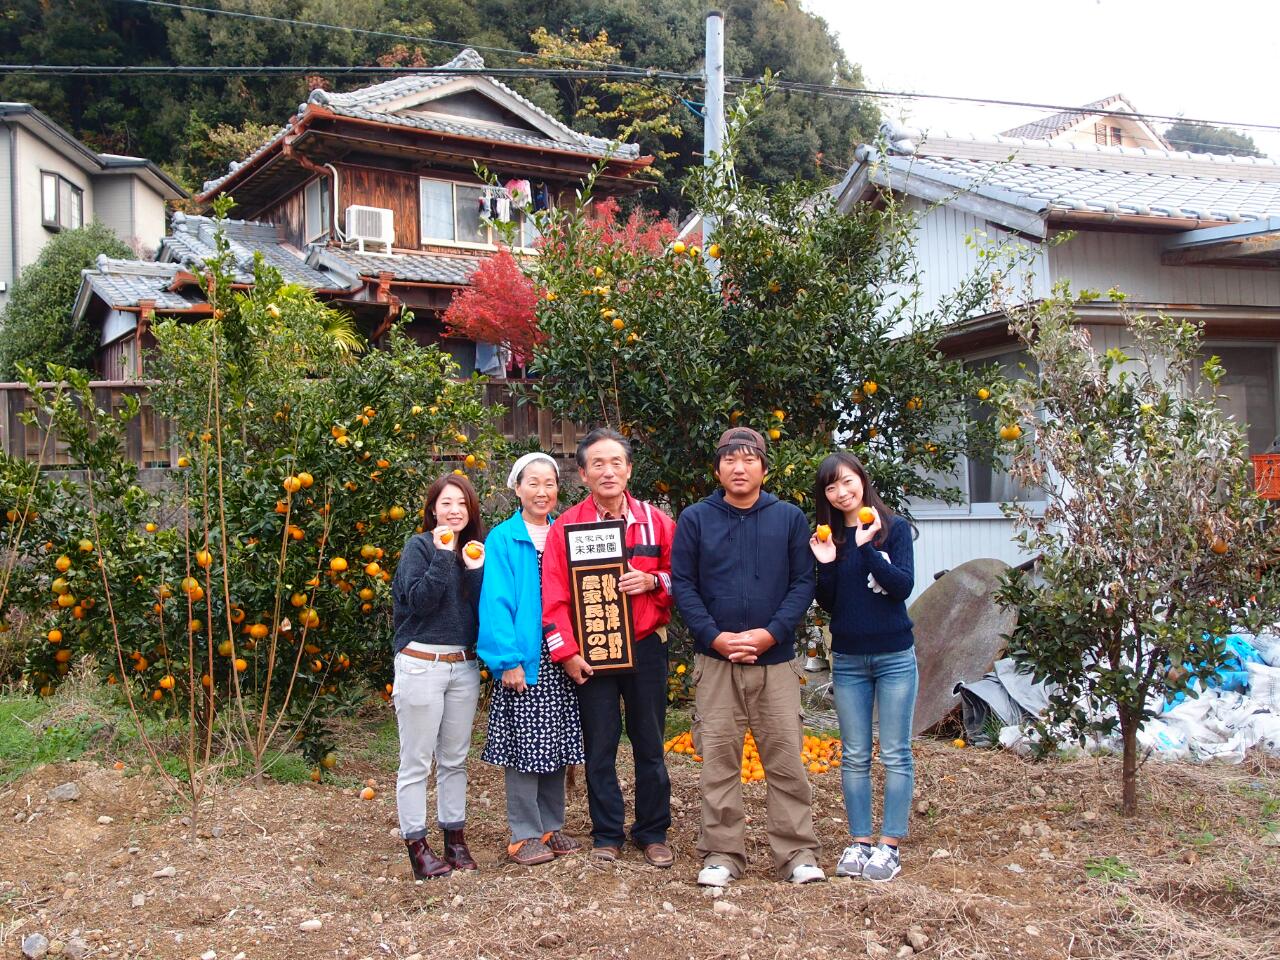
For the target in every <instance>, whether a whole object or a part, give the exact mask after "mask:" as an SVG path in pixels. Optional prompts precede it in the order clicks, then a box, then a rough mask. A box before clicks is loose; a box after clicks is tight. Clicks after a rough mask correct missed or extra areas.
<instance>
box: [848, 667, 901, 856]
mask: <svg viewBox="0 0 1280 960" xmlns="http://www.w3.org/2000/svg"><path fill="white" fill-rule="evenodd" d="M831 678H832V682H833V690H834V693H835V701H836V713H837V714H838V715H839V717H840V739H841V741H842V745H843V750H842V754H841V755H842V759H841V762H840V786H841V789H842V790H843V791H844V809H845V814H846V816H848V818H849V835H850V836H851V837H869V836H871V710H872V707H873V706H875V707H877V708H878V710H879V714H880V762H881V763H882V764H884V823H883V825H882V829H881V831H880V832H881V834H882V835H884V836H888V837H905V836H906V835H907V818H908V816H909V815H910V813H911V793H912V789H913V788H914V786H915V764H914V762H913V760H912V758H911V716H912V714H914V713H915V709H916V685H917V684H918V682H919V675H918V674H917V672H916V651H915V647H912V648H910V649H908V650H902V651H900V652H898V653H871V654H853V653H834V652H833V653H832V655H831Z"/></svg>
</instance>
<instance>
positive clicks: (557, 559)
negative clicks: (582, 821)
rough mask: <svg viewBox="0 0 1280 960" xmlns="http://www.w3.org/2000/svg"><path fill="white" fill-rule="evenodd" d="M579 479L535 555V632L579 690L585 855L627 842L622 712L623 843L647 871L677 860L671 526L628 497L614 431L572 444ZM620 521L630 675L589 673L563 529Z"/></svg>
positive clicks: (612, 851) (613, 852) (607, 855)
mask: <svg viewBox="0 0 1280 960" xmlns="http://www.w3.org/2000/svg"><path fill="white" fill-rule="evenodd" d="M577 462H578V473H579V475H580V476H581V477H582V481H583V483H585V484H586V485H587V489H588V490H589V491H590V492H591V495H590V496H589V497H587V499H585V500H583V501H582V502H581V503H579V504H578V505H577V506H574V507H570V508H569V509H568V510H566V511H565V512H564V513H563V514H561V515H560V516H559V517H558V518H557V519H556V522H555V524H554V526H553V527H552V528H551V533H550V535H549V536H548V537H547V546H546V551H545V553H544V554H543V558H542V624H543V626H542V629H543V632H544V635H545V636H546V641H547V649H548V651H549V652H550V654H551V659H552V660H553V661H554V662H556V663H559V664H561V665H563V667H564V669H565V672H566V673H568V674H569V676H571V677H572V678H573V679H574V681H575V682H577V683H578V684H579V686H578V705H579V709H580V710H581V713H582V740H583V747H584V748H585V753H586V760H587V763H586V769H587V802H588V806H589V808H590V811H591V834H592V838H593V841H594V843H593V846H594V850H593V851H592V852H593V854H594V855H595V856H596V857H598V858H600V859H603V860H616V859H617V858H618V855H619V853H620V852H621V850H622V845H623V842H624V841H625V839H626V837H625V834H624V810H623V802H622V790H621V788H620V787H619V785H618V770H617V764H618V744H619V742H620V741H621V739H622V710H621V709H620V707H621V706H625V708H626V721H627V737H628V739H630V741H631V752H632V755H633V757H634V760H635V784H636V803H635V822H634V823H633V824H632V825H631V841H632V842H633V843H634V844H635V845H636V846H637V847H639V848H640V849H641V850H643V851H644V857H645V860H647V861H648V862H649V863H650V864H652V865H653V866H655V867H669V866H671V864H672V863H673V862H674V861H675V857H674V855H673V854H672V853H671V848H670V847H668V846H667V842H666V841H667V830H668V829H670V827H671V781H670V779H669V778H668V776H667V765H666V759H665V755H664V752H663V738H664V735H665V732H666V717H667V636H666V626H667V622H668V621H669V620H670V619H671V606H672V598H671V543H672V540H673V539H674V537H675V529H676V525H675V521H673V520H672V519H671V518H670V517H669V516H667V515H666V514H665V513H663V512H662V511H661V510H659V509H658V508H657V507H655V506H653V505H652V504H649V503H645V502H643V501H641V500H637V499H636V498H635V497H633V496H631V494H629V493H628V492H627V482H628V481H629V480H630V479H631V466H632V463H631V444H630V442H628V440H627V439H626V437H624V436H622V435H621V434H620V433H617V432H616V431H614V430H609V429H607V428H600V429H597V430H593V431H591V432H590V433H589V434H587V435H586V436H585V437H583V439H582V442H581V443H579V444H578V451H577ZM599 520H625V521H626V524H627V535H626V555H627V572H626V573H625V574H623V576H622V577H621V578H620V579H619V581H618V587H619V589H621V590H622V592H624V593H626V594H627V595H628V596H629V597H630V606H631V616H632V621H633V624H632V625H633V627H634V635H635V637H636V641H635V644H634V647H633V651H632V652H633V656H634V660H635V669H634V671H629V672H618V673H614V672H608V671H601V672H600V673H599V674H595V673H594V671H593V670H592V668H591V665H590V664H589V663H587V661H586V659H585V658H584V657H583V656H582V649H581V646H580V644H579V643H578V642H577V640H576V639H575V638H574V634H573V613H572V602H571V600H570V593H569V566H568V561H567V554H566V548H565V533H564V528H565V526H567V525H568V524H571V523H593V522H595V521H599Z"/></svg>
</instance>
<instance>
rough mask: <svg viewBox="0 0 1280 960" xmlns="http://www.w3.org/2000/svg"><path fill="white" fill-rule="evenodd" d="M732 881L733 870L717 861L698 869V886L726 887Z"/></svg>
mask: <svg viewBox="0 0 1280 960" xmlns="http://www.w3.org/2000/svg"><path fill="white" fill-rule="evenodd" d="M732 881H733V872H732V871H731V870H730V869H729V868H728V867H725V866H722V865H720V864H718V863H713V864H709V865H708V866H705V867H703V868H702V869H701V870H699V871H698V886H700V887H727V886H728V885H729V884H730V883H731V882H732Z"/></svg>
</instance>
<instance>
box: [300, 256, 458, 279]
mask: <svg viewBox="0 0 1280 960" xmlns="http://www.w3.org/2000/svg"><path fill="white" fill-rule="evenodd" d="M307 262H308V263H310V264H311V265H313V266H322V265H323V266H324V267H326V268H327V269H329V270H330V271H332V273H333V274H334V275H335V276H346V277H350V278H351V279H352V280H353V281H354V280H355V278H356V277H376V276H377V275H378V274H380V273H390V274H391V275H392V276H393V277H394V278H395V279H396V280H407V281H410V282H413V283H450V284H457V285H458V286H465V285H466V284H467V283H468V282H469V280H470V277H471V274H473V273H474V272H475V270H476V268H477V267H478V266H480V258H479V257H466V256H452V255H447V254H437V253H402V254H396V255H395V256H378V255H377V254H372V253H358V252H356V251H355V250H342V249H340V248H338V247H315V248H313V250H312V252H311V255H310V256H309V257H308V258H307Z"/></svg>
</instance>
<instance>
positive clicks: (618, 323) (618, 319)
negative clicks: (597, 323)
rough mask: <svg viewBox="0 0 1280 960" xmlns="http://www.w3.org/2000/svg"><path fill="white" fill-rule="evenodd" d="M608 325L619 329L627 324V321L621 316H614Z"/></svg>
mask: <svg viewBox="0 0 1280 960" xmlns="http://www.w3.org/2000/svg"><path fill="white" fill-rule="evenodd" d="M609 325H610V326H611V327H613V329H615V330H621V329H622V328H623V327H625V326H626V325H627V322H626V321H625V320H623V319H622V318H621V317H614V318H613V320H612V321H611V322H610V324H609Z"/></svg>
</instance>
